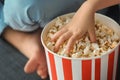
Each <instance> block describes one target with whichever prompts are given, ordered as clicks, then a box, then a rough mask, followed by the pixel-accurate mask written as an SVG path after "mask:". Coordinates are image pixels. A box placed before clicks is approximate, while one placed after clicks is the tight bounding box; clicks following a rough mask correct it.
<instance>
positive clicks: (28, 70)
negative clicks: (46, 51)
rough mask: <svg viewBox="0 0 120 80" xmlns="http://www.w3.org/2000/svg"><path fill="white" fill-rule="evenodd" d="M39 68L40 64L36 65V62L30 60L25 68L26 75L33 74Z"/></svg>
mask: <svg viewBox="0 0 120 80" xmlns="http://www.w3.org/2000/svg"><path fill="white" fill-rule="evenodd" d="M37 66H38V64H37V63H36V61H35V60H34V59H30V60H29V61H28V62H27V63H26V65H25V67H24V71H25V72H26V73H32V72H34V71H36V69H37Z"/></svg>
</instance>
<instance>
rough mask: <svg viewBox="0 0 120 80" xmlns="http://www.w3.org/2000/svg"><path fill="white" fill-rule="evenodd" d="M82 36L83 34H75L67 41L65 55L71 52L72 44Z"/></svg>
mask: <svg viewBox="0 0 120 80" xmlns="http://www.w3.org/2000/svg"><path fill="white" fill-rule="evenodd" d="M82 36H83V33H81V34H80V35H79V34H76V35H73V36H72V37H71V38H70V39H69V40H68V43H67V47H66V50H67V53H69V52H71V50H73V46H74V43H75V42H76V40H78V39H80V38H81V37H82Z"/></svg>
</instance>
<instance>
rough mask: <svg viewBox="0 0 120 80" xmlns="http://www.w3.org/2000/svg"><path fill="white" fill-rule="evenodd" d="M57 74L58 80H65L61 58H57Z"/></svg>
mask: <svg viewBox="0 0 120 80" xmlns="http://www.w3.org/2000/svg"><path fill="white" fill-rule="evenodd" d="M54 58H55V65H56V73H57V77H58V80H64V77H63V76H64V75H63V74H64V73H63V66H62V59H61V57H58V56H55V57H54Z"/></svg>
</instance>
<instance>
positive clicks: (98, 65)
mask: <svg viewBox="0 0 120 80" xmlns="http://www.w3.org/2000/svg"><path fill="white" fill-rule="evenodd" d="M100 71H101V59H96V60H95V80H100Z"/></svg>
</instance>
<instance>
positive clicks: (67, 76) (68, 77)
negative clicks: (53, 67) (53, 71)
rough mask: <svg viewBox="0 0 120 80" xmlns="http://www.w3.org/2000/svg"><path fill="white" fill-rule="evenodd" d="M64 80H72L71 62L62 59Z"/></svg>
mask: <svg viewBox="0 0 120 80" xmlns="http://www.w3.org/2000/svg"><path fill="white" fill-rule="evenodd" d="M62 63H63V71H64V80H72V64H71V60H68V59H62Z"/></svg>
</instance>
